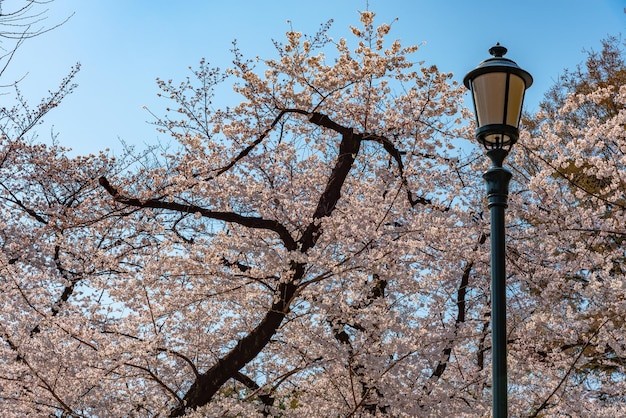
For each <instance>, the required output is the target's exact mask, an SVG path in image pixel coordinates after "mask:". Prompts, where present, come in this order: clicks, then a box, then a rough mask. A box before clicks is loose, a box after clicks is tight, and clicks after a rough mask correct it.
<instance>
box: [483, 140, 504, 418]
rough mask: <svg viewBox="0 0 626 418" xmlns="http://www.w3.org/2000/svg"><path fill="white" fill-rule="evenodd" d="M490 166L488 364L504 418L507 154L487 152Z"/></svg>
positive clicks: (495, 400) (495, 410)
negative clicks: (489, 343)
mask: <svg viewBox="0 0 626 418" xmlns="http://www.w3.org/2000/svg"><path fill="white" fill-rule="evenodd" d="M487 154H488V156H489V157H490V158H491V161H492V163H493V165H492V166H491V168H490V169H489V170H488V171H487V172H485V174H483V178H484V179H485V183H486V184H487V198H488V201H489V211H490V216H491V341H492V343H491V363H492V366H491V367H492V385H493V387H492V392H493V395H492V396H493V401H492V405H493V416H494V418H495V417H506V416H507V411H508V405H507V404H508V399H507V387H508V385H507V365H506V363H507V362H506V344H507V335H506V249H505V243H504V240H505V226H504V224H505V222H504V218H505V209H506V207H507V200H508V195H509V180H511V172H510V171H509V170H507V169H506V168H504V167H502V162H503V160H504V157H506V155H507V151H506V150H503V149H493V150H490V151H489V152H488V153H487Z"/></svg>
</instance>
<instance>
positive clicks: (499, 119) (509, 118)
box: [463, 44, 533, 418]
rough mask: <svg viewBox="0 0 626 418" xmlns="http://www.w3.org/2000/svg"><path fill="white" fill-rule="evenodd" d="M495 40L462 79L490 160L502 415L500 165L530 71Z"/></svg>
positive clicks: (499, 416) (502, 416)
mask: <svg viewBox="0 0 626 418" xmlns="http://www.w3.org/2000/svg"><path fill="white" fill-rule="evenodd" d="M506 52H507V49H506V48H505V47H503V46H501V45H500V44H496V46H494V47H492V48H490V49H489V53H490V54H491V55H492V56H493V57H492V58H489V59H487V60H485V61H483V62H481V63H480V64H479V65H478V67H476V68H475V69H473V70H472V71H470V72H469V73H467V75H466V76H465V78H464V79H463V84H465V86H466V87H467V88H469V89H470V90H471V93H472V99H473V102H474V111H475V114H476V139H477V140H478V142H479V143H480V144H481V145H483V146H484V147H485V148H486V150H487V156H488V157H489V158H490V159H491V162H492V165H491V168H489V170H487V172H486V173H485V174H483V178H484V179H485V182H486V184H487V198H488V201H489V210H490V216H491V341H492V343H491V357H492V395H493V400H492V402H493V417H494V418H506V416H507V410H508V406H507V370H506V343H507V336H506V266H505V244H504V236H505V227H504V210H505V209H506V207H507V200H508V194H509V180H511V172H510V171H509V170H507V169H506V168H504V167H502V163H503V162H504V159H505V158H506V156H507V155H508V153H509V151H510V150H511V147H512V146H513V144H515V142H517V139H518V136H519V130H518V126H519V120H520V116H521V113H522V104H523V102H524V93H525V91H526V89H527V88H528V87H530V85H531V84H532V83H533V78H532V76H531V75H530V74H529V73H528V72H527V71H525V70H522V69H521V68H520V67H519V66H518V65H517V64H516V63H515V62H514V61H511V60H510V59H508V58H504V55H505V54H506Z"/></svg>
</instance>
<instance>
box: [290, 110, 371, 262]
mask: <svg viewBox="0 0 626 418" xmlns="http://www.w3.org/2000/svg"><path fill="white" fill-rule="evenodd" d="M309 121H310V122H311V123H314V124H316V125H318V126H321V127H324V128H327V129H332V130H334V131H335V132H338V133H340V134H341V143H340V144H339V154H338V155H337V160H336V162H335V166H334V167H333V170H332V171H331V173H330V176H329V177H328V181H327V183H326V188H325V189H324V192H322V195H321V196H320V198H319V200H318V203H317V207H316V208H315V212H314V213H313V222H311V223H310V224H309V226H308V227H307V228H306V230H305V231H304V233H303V234H302V237H301V238H300V242H301V244H302V247H301V250H302V252H306V251H308V250H309V249H310V248H312V247H313V246H314V245H315V243H316V242H317V239H318V237H319V229H320V223H319V219H321V218H324V217H327V216H330V215H331V214H332V212H333V210H335V207H336V205H337V202H339V199H340V198H341V189H342V187H343V185H344V183H345V181H346V178H347V177H348V174H349V173H350V169H351V168H352V164H353V163H354V160H355V159H356V156H357V155H358V153H359V150H360V147H361V139H362V135H360V134H355V133H354V132H353V130H352V128H347V127H344V126H341V125H339V124H338V123H336V122H334V121H332V120H331V119H330V118H329V117H328V116H326V115H323V114H321V113H317V112H315V113H312V114H311V116H310V117H309Z"/></svg>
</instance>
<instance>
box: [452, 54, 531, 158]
mask: <svg viewBox="0 0 626 418" xmlns="http://www.w3.org/2000/svg"><path fill="white" fill-rule="evenodd" d="M506 52H507V49H506V48H505V47H503V46H501V45H500V44H496V46H494V47H492V48H490V49H489V53H490V54H491V55H492V56H493V58H489V59H487V60H485V61H483V62H481V63H480V64H479V65H478V67H476V68H475V69H473V70H472V71H470V72H469V73H467V75H466V76H465V78H464V79H463V84H465V86H466V87H467V88H469V89H470V91H471V92H472V99H473V101H474V111H475V114H476V127H477V128H476V139H477V140H478V142H480V143H481V144H482V145H483V146H485V148H487V149H494V148H503V149H507V150H508V149H510V148H511V146H512V145H513V144H514V143H515V142H517V138H518V136H519V130H518V126H519V121H520V116H521V113H522V105H523V103H524V93H525V92H526V89H527V88H528V87H530V86H531V84H532V83H533V78H532V76H531V75H530V73H528V72H527V71H525V70H523V69H521V68H520V67H519V66H518V65H517V64H516V63H515V62H514V61H512V60H510V59H508V58H504V55H505V54H506Z"/></svg>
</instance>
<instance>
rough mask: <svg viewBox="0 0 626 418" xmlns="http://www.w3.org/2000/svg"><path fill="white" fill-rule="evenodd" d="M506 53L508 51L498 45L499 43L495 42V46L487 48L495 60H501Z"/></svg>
mask: <svg viewBox="0 0 626 418" xmlns="http://www.w3.org/2000/svg"><path fill="white" fill-rule="evenodd" d="M507 52H508V49H506V48H505V47H503V46H502V45H500V42H496V44H495V46H492V47H491V48H489V53H490V54H491V55H492V56H494V57H495V58H502V57H503V56H505V55H506V53H507Z"/></svg>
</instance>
